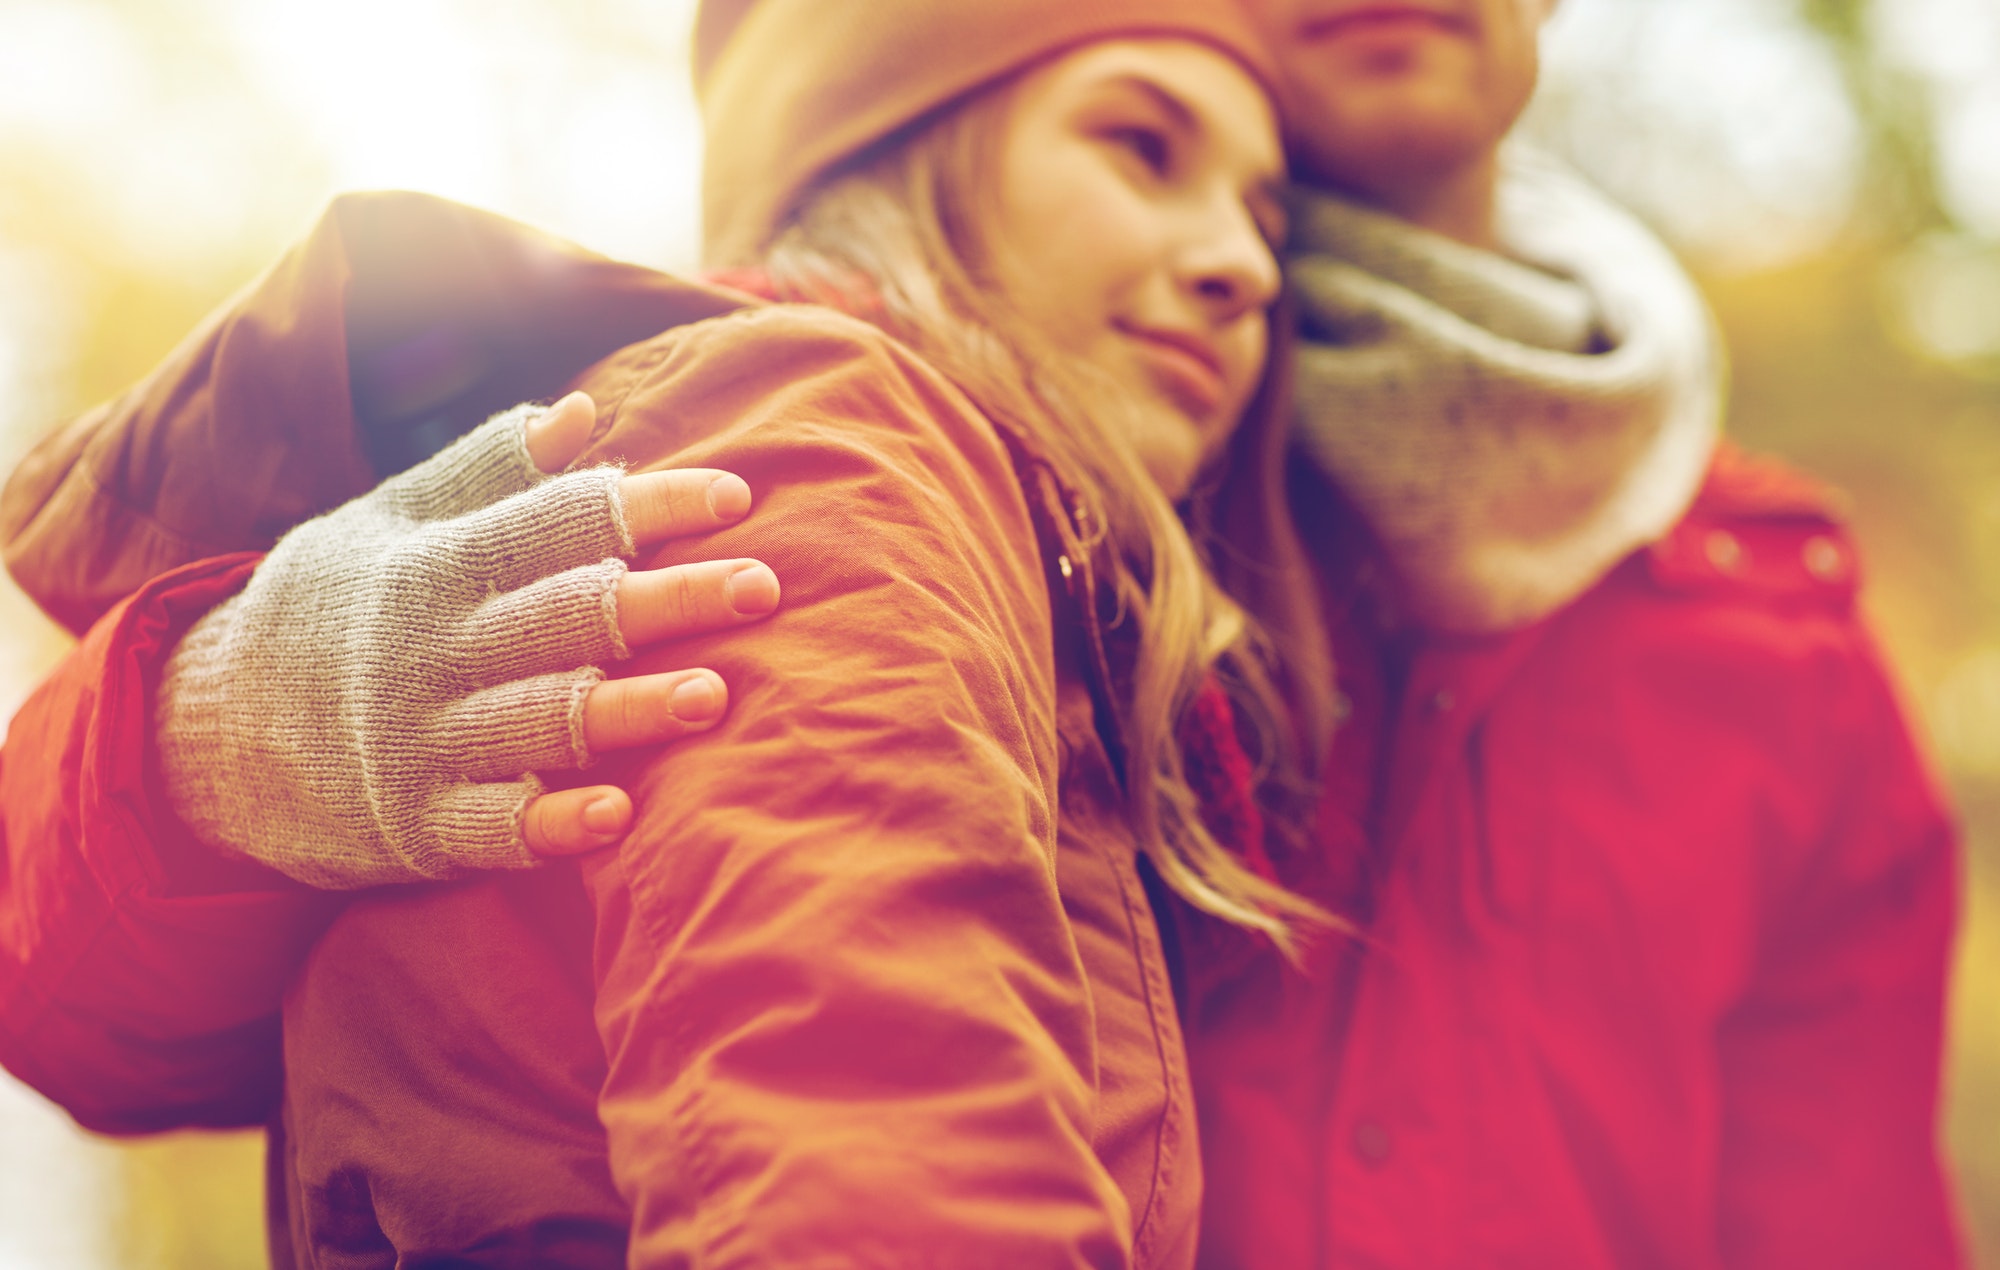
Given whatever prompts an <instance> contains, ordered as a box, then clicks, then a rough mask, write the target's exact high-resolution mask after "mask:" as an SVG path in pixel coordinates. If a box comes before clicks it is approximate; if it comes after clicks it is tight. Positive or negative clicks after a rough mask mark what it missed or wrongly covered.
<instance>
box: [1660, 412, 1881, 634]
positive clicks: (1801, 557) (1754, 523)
mask: <svg viewBox="0 0 2000 1270" xmlns="http://www.w3.org/2000/svg"><path fill="white" fill-rule="evenodd" d="M1643 554H1644V559H1645V565H1646V573H1647V576H1648V577H1649V578H1650V579H1651V580H1652V582H1653V583H1655V584H1656V585H1658V586H1661V587H1663V588H1665V589H1666V590H1668V591H1670V592H1673V593H1677V594H1682V595H1689V596H1702V597H1709V598H1713V599H1716V600H1732V599H1733V600H1738V601H1743V602H1748V603H1753V604H1759V605H1769V604H1772V603H1776V604H1779V605H1780V606H1784V607H1791V606H1796V605H1803V607H1804V608H1805V609H1806V610H1820V611H1823V612H1827V613H1832V614H1837V615H1842V616H1845V615H1846V614H1848V613H1850V612H1851V611H1852V609H1853V605H1854V600H1855V597H1856V594H1857V592H1858V590H1859V586H1860V581H1861V568H1860V565H1861V561H1860V552H1859V549H1858V546H1857V544H1856V543H1855V541H1854V536H1853V534H1852V533H1851V531H1850V530H1849V528H1848V526H1847V523H1846V500H1845V498H1844V497H1843V496H1842V495H1841V494H1840V493H1839V491H1837V490H1835V489H1834V488H1833V487H1831V486H1829V485H1827V484H1826V483H1824V482H1822V481H1820V480H1818V479H1817V478H1815V477H1812V476H1810V475H1807V474H1806V473H1804V472H1801V471H1799V470H1798V469H1796V468H1794V467H1792V466H1790V465H1788V464H1786V463H1784V462H1783V461H1781V460H1779V459H1776V458H1773V457H1771V456H1769V455H1764V454H1757V453H1754V452H1751V451H1748V450H1744V449H1742V448H1740V447H1738V446H1736V445H1733V444H1728V443H1725V444H1724V445H1722V446H1720V447H1718V449H1717V450H1716V453H1715V456H1714V458H1713V459H1712V460H1711V461H1710V464H1709V469H1708V473H1707V475H1706V477H1705V478H1704V480H1703V482H1702V485H1701V489H1700V490H1699V492H1698V493H1697V494H1696V495H1695V498H1694V502H1693V503H1692V505H1691V506H1690V507H1689V508H1688V510H1687V512H1686V514H1685V515H1683V516H1682V517H1681V519H1680V520H1679V522H1677V523H1676V524H1675V525H1674V526H1673V527H1672V528H1671V529H1670V530H1668V531H1667V533H1666V534H1665V535H1664V536H1662V537H1661V538H1660V539H1659V540H1658V541H1656V542H1654V543H1653V544H1652V545H1651V546H1650V547H1648V548H1647V549H1646V551H1645V552H1644V553H1643Z"/></svg>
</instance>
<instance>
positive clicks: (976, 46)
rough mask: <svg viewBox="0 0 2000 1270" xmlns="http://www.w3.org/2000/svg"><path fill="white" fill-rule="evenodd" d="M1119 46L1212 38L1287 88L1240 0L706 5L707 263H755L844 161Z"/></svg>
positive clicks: (713, 1) (701, 48) (700, 77)
mask: <svg viewBox="0 0 2000 1270" xmlns="http://www.w3.org/2000/svg"><path fill="white" fill-rule="evenodd" d="M1119 36H1122V37H1131V38H1144V37H1148V36H1172V37H1181V38H1186V39H1194V40H1199V41H1202V42H1203V43H1206V44H1210V45H1213V46H1215V47H1216V48H1218V49H1220V50H1222V51H1223V52H1225V53H1228V54H1229V55H1231V56H1233V57H1235V58H1236V59H1237V60H1238V61H1239V62H1241V63H1242V64H1243V65H1244V66H1245V67H1246V68H1247V69H1248V70H1249V71H1250V72H1251V74H1253V75H1255V76H1256V77H1257V78H1258V79H1259V80H1260V81H1261V82H1262V83H1263V84H1264V85H1265V86H1266V87H1267V88H1271V87H1272V86H1274V85H1276V84H1277V83H1278V82H1279V81H1278V76H1277V74H1276V72H1275V70H1274V69H1273V68H1272V65H1271V60H1270V56H1269V54H1268V53H1267V52H1266V51H1265V47H1264V45H1263V43H1262V42H1261V40H1260V39H1259V37H1258V32H1257V28H1256V27H1255V25H1254V24H1253V23H1252V21H1251V19H1250V17H1249V16H1248V15H1247V14H1246V13H1245V12H1243V11H1242V9H1241V8H1240V7H1239V5H1238V4H1237V2H1236V0H702V4H701V9H700V13H699V16H698V17H697V18H696V24H695V50H694V53H695V90H696V92H697V94H698V95H699V96H700V98H701V105H702V116H703V122H704V126H705V131H706V134H707V147H708V148H707V159H706V161H705V162H704V164H703V171H702V198H703V211H704V214H705V218H706V230H705V235H704V237H705V239H706V244H705V250H704V258H705V260H706V261H707V263H708V264H710V265H712V266H723V265H744V264H751V263H754V261H755V260H756V258H757V257H758V256H759V255H760V254H761V253H762V252H763V249H764V248H765V247H766V246H767V245H768V244H769V242H770V239H771V237H772V236H773V234H774V232H775V231H776V230H777V229H778V227H779V226H780V224H781V223H782V222H783V220H784V218H785V217H786V216H787V215H789V214H790V213H791V211H792V210H793V208H794V206H795V205H796V203H797V201H798V199H799V197H800V195H801V194H803V193H804V192H805V190H806V188H807V187H808V186H810V185H811V184H812V183H813V182H814V181H815V180H817V179H819V178H820V177H822V176H824V175H825V174H827V173H828V172H829V171H831V170H832V169H834V168H835V167H837V166H839V165H840V164H841V163H843V162H844V161H846V160H848V159H851V158H853V157H854V156H855V155H857V154H859V153H861V152H862V151H863V150H866V149H867V148H868V147H869V146H871V145H874V144H875V143H876V142H878V141H881V140H883V139H885V138H887V137H889V136H891V135H893V134H894V133H896V132H897V131H898V130H900V129H902V128H904V127H906V126H907V125H909V124H912V123H914V122H916V121H917V120H919V119H921V118H923V117H924V116H925V115H927V114H929V113H931V112H932V111H934V110H937V109H938V108H940V107H942V106H945V105H948V104H950V103H951V102H953V101H956V100H957V99H958V98H960V97H962V96H964V95H965V94H966V93H969V92H971V91H973V90H974V89H977V88H980V87H982V86H984V85H986V84H989V83H991V82H993V81H994V80H996V79H999V78H1001V77H1003V76H1005V75H1007V74H1009V73H1011V72H1013V71H1016V70H1020V69H1022V68H1024V67H1026V66H1028V65H1030V64H1031V63H1033V62H1035V61H1037V60H1039V59H1041V58H1044V57H1047V56H1049V55H1051V54H1054V53H1059V52H1061V51H1063V50H1064V49H1067V48H1070V47H1073V46H1075V45H1078V44H1084V43H1088V42H1090V41H1092V40H1100V39H1106V38H1110V37H1119ZM1273 91H1275V90H1273Z"/></svg>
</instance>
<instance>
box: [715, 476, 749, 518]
mask: <svg viewBox="0 0 2000 1270" xmlns="http://www.w3.org/2000/svg"><path fill="white" fill-rule="evenodd" d="M750 501H751V500H750V483H749V482H748V481H745V480H744V479H743V478H742V477H740V476H738V475H736V474H735V473H733V472H724V473H722V474H720V475H719V476H717V477H716V478H715V479H714V480H712V481H710V482H709V483H708V511H709V514H710V515H711V516H714V517H715V518H716V519H717V520H720V521H738V520H741V519H743V518H744V517H745V516H748V515H749V514H750Z"/></svg>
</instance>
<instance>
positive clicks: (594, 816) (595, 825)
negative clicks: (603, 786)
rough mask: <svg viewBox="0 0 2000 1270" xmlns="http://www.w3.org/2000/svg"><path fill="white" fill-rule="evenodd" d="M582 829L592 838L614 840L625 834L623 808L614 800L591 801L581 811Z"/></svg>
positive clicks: (600, 799)
mask: <svg viewBox="0 0 2000 1270" xmlns="http://www.w3.org/2000/svg"><path fill="white" fill-rule="evenodd" d="M583 827H584V829H585V830H586V831H587V832H589V834H590V835H591V836H592V837H594V838H607V839H608V838H615V837H617V836H618V835H619V834H622V833H624V832H625V807H624V805H623V804H622V803H620V802H619V801H618V800H617V799H615V798H598V799H593V800H592V801H591V803H590V805H589V806H587V807H585V808H584V809H583Z"/></svg>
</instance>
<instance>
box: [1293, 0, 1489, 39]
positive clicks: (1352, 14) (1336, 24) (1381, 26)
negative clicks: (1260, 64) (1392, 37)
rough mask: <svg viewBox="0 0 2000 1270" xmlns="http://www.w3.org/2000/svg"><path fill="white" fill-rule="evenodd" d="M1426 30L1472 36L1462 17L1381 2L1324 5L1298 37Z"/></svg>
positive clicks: (1324, 37)
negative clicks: (1412, 29)
mask: <svg viewBox="0 0 2000 1270" xmlns="http://www.w3.org/2000/svg"><path fill="white" fill-rule="evenodd" d="M1410 28H1427V29H1430V30H1434V31H1444V32H1448V33H1450V34H1452V35H1469V34H1471V30H1470V26H1469V24H1468V23H1467V21H1466V20H1465V18H1464V17H1462V16H1461V15H1459V14H1456V13H1451V12H1446V11H1443V10H1439V9H1431V8H1425V7H1423V6H1422V5H1414V4H1395V3H1389V4H1383V3H1380V2H1379V0H1372V2H1366V3H1360V4H1347V5H1325V6H1321V8H1320V10H1319V11H1318V12H1316V13H1310V14H1308V15H1307V16H1306V18H1305V20H1304V21H1303V22H1302V23H1300V26H1299V35H1300V37H1301V38H1303V39H1308V40H1326V39H1335V38H1338V37H1340V36H1343V35H1358V34H1362V33H1366V32H1377V31H1379V32H1390V31H1395V30H1406V29H1410Z"/></svg>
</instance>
